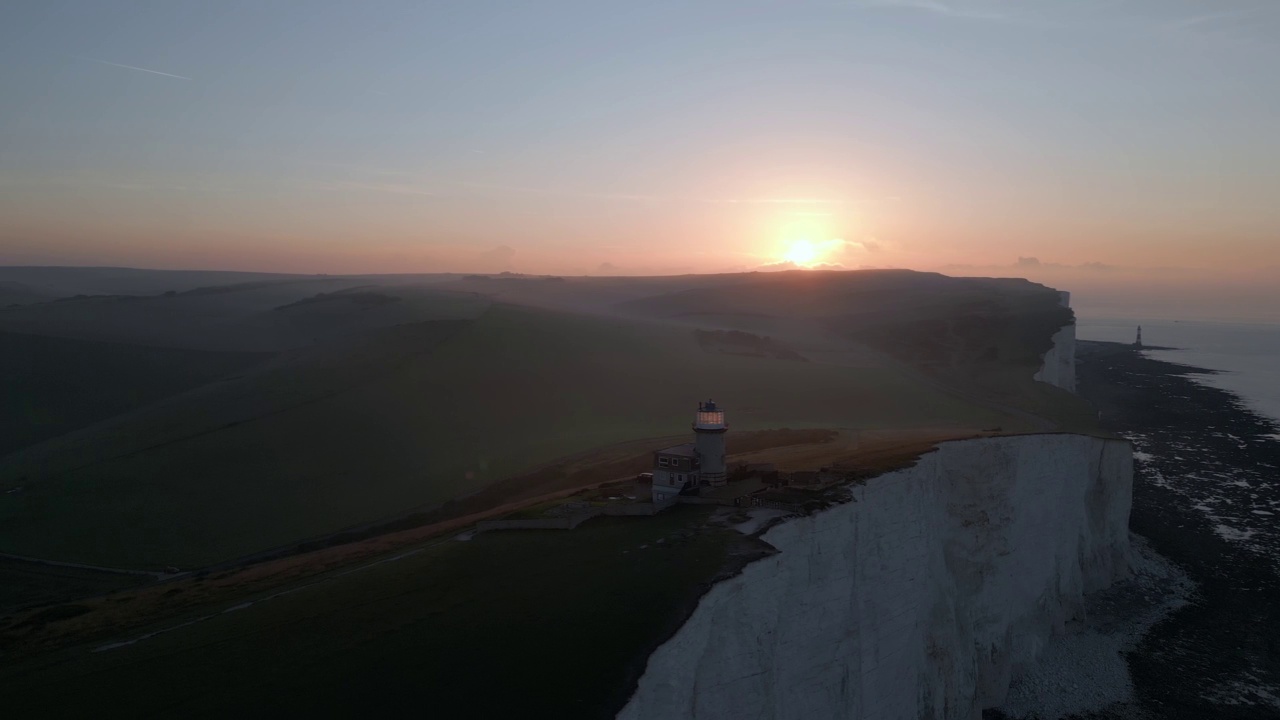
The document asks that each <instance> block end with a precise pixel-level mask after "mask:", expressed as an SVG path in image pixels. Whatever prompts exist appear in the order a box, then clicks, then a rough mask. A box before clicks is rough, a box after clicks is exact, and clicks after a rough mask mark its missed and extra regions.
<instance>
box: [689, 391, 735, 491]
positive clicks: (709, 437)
mask: <svg viewBox="0 0 1280 720" xmlns="http://www.w3.org/2000/svg"><path fill="white" fill-rule="evenodd" d="M728 429H729V426H728V425H727V424H726V423H725V421H724V410H723V409H721V408H720V407H719V406H717V405H716V402H715V401H714V400H707V401H706V402H704V403H698V414H697V415H695V416H694V421H693V432H694V443H693V447H694V449H696V450H697V451H698V460H699V464H700V468H699V475H700V476H701V477H700V480H701V481H702V483H703V484H704V485H710V486H711V487H719V486H721V485H724V483H725V461H724V434H725V432H726V431H727V430H728Z"/></svg>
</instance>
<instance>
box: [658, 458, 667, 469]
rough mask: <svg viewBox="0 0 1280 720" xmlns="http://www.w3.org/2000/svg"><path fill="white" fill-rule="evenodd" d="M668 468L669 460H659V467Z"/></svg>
mask: <svg viewBox="0 0 1280 720" xmlns="http://www.w3.org/2000/svg"><path fill="white" fill-rule="evenodd" d="M666 466H667V459H666V458H664V457H660V458H658V467H666Z"/></svg>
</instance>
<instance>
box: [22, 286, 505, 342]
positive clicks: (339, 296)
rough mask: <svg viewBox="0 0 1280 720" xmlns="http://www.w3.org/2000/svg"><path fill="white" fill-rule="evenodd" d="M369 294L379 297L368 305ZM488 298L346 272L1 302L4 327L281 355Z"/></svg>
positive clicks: (448, 313) (450, 312)
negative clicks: (368, 278) (140, 292)
mask: <svg viewBox="0 0 1280 720" xmlns="http://www.w3.org/2000/svg"><path fill="white" fill-rule="evenodd" d="M370 298H376V299H378V301H375V302H369V300H370ZM487 305H488V301H486V300H484V299H483V298H481V297H478V296H476V295H475V294H473V293H456V292H441V291H436V290H433V289H431V288H429V287H426V286H420V285H419V286H400V285H378V286H371V285H370V284H369V283H368V282H367V281H364V280H358V279H353V278H342V277H331V278H330V277H319V278H316V277H310V278H286V279H270V280H258V281H254V282H246V283H239V284H234V285H215V286H206V287H199V288H193V289H190V290H186V291H182V292H172V293H166V294H161V295H150V296H134V295H91V296H78V297H69V298H64V299H60V300H56V301H54V302H46V303H40V304H35V305H26V306H20V307H0V331H6V330H7V331H11V332H18V333H27V334H33V335H48V336H55V337H65V338H73V339H81V340H96V341H100V342H115V343H125V344H133V345H148V346H154V347H170V348H183V349H196V350H221V351H244V352H278V351H281V350H289V349H296V348H302V347H307V346H309V345H312V344H315V343H317V342H322V341H326V340H332V339H334V338H338V337H343V336H350V335H358V334H360V333H363V332H367V331H370V330H375V329H378V328H386V327H392V326H395V325H399V324H404V323H411V322H420V321H423V320H433V319H443V318H455V317H474V316H476V315H478V314H479V313H480V312H481V311H482V310H483V308H484V307H485V306H487Z"/></svg>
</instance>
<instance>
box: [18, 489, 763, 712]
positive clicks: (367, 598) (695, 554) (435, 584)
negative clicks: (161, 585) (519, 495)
mask: <svg viewBox="0 0 1280 720" xmlns="http://www.w3.org/2000/svg"><path fill="white" fill-rule="evenodd" d="M706 517H707V512H706V510H705V509H703V508H690V507H682V508H678V509H677V510H676V511H673V512H670V513H667V514H664V515H661V516H658V517H655V518H625V519H624V518H599V519H596V520H593V521H591V522H589V523H587V524H585V525H583V526H581V527H580V528H579V529H578V530H575V531H573V532H541V533H540V532H505V533H490V534H484V535H479V536H476V537H475V538H474V539H472V540H470V541H467V542H460V541H454V540H446V541H444V542H440V543H437V544H435V545H432V546H429V547H427V548H426V549H424V550H421V551H417V552H415V553H414V554H410V555H405V556H397V557H398V559H396V557H393V558H392V559H388V560H387V561H385V562H383V563H381V564H378V565H375V566H373V567H368V568H366V569H362V570H357V571H355V572H351V573H349V574H348V573H336V574H332V575H330V576H326V577H323V578H321V579H320V580H319V581H318V583H317V584H315V585H312V586H309V587H305V588H303V589H300V590H297V591H296V592H293V593H290V594H286V595H282V596H279V597H274V598H271V599H265V600H264V599H261V598H256V600H257V602H255V603H254V604H252V605H249V606H247V607H244V608H242V609H238V610H234V611H230V612H224V611H227V610H229V609H230V608H232V607H234V606H236V605H238V604H240V603H243V602H247V601H249V600H255V598H252V597H247V598H242V599H239V600H228V601H226V602H224V603H222V604H215V605H211V606H208V607H202V608H198V609H195V610H192V611H190V612H189V613H188V614H187V615H186V616H184V617H176V618H166V619H165V620H164V621H163V622H161V623H158V624H156V625H154V626H153V627H152V628H150V630H155V629H163V628H165V627H172V626H174V625H177V624H179V623H181V622H184V621H185V620H187V619H193V618H194V617H200V616H202V615H205V614H210V613H211V614H212V615H213V616H212V617H211V618H209V619H207V620H205V621H203V622H199V623H196V624H194V625H190V626H188V627H183V628H180V629H177V630H173V631H172V632H166V633H164V634H160V635H155V636H153V637H149V638H146V639H144V640H141V641H139V642H137V643H136V644H133V645H128V646H124V647H119V648H116V649H111V650H106V651H102V652H94V650H95V649H96V648H99V647H102V646H103V645H105V644H110V643H113V642H122V641H126V640H128V639H131V638H135V637H140V636H142V635H143V634H145V633H146V632H148V630H131V631H130V632H129V633H128V634H127V635H119V634H117V635H112V634H110V632H108V633H107V634H105V635H100V636H99V637H98V638H96V639H95V641H94V642H93V643H91V644H87V645H79V646H75V647H70V648H66V649H64V650H62V651H59V652H56V653H51V654H45V655H43V656H41V657H39V659H31V660H25V661H13V660H8V661H6V662H5V663H4V665H3V669H0V694H3V696H4V697H5V706H6V710H5V712H6V714H7V716H8V717H15V718H18V717H22V718H26V717H32V718H34V717H88V716H93V715H97V714H99V713H102V712H104V711H105V712H108V714H111V715H118V714H122V713H125V712H126V709H127V714H129V715H130V716H134V717H175V718H177V717H181V718H194V717H210V718H214V717H229V716H235V715H248V716H251V717H273V716H274V717H281V716H289V717H384V716H405V715H412V716H429V717H440V718H464V717H474V718H489V717H507V716H509V713H510V710H511V708H514V707H519V708H521V712H522V716H523V717H588V718H589V717H609V716H612V714H613V713H614V712H616V711H617V709H619V708H620V707H621V705H622V703H623V702H625V700H626V691H627V687H628V685H629V683H630V682H633V681H634V679H635V678H636V677H638V675H639V673H640V672H641V671H642V670H643V663H644V659H645V657H647V654H648V650H649V648H651V647H652V646H654V645H655V644H656V643H657V642H659V641H660V640H661V639H662V638H663V637H664V636H665V635H666V634H668V633H670V632H673V631H674V630H675V628H676V626H677V625H678V623H679V622H680V621H681V619H682V617H683V615H684V613H686V612H688V611H691V609H692V605H693V603H694V602H696V599H697V598H698V596H699V595H700V594H701V592H702V590H703V588H704V587H705V586H706V584H707V583H709V582H710V581H711V580H712V579H713V578H714V577H715V576H716V575H717V574H718V573H719V572H721V571H722V570H723V569H724V568H725V567H726V562H728V557H727V553H728V551H729V548H730V547H731V545H733V546H739V547H740V548H745V543H747V541H746V540H745V539H743V538H742V537H741V536H738V535H737V533H734V532H733V531H730V530H725V529H717V528H712V527H705V518H706ZM411 552H412V551H411ZM0 637H3V629H2V627H0Z"/></svg>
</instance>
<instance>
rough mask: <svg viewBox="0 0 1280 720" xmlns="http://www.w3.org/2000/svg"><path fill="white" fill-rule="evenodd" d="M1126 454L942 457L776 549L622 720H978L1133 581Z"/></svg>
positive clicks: (670, 653) (819, 518) (704, 621)
mask: <svg viewBox="0 0 1280 720" xmlns="http://www.w3.org/2000/svg"><path fill="white" fill-rule="evenodd" d="M1132 469H1133V459H1132V452H1131V448H1130V446H1129V444H1128V443H1127V442H1124V441H1116V440H1101V439H1097V438H1091V437H1084V436H1076V435H1033V436H1021V437H1006V438H989V439H981V440H969V441H960V442H952V443H945V444H943V445H941V446H939V449H938V450H937V451H936V452H933V453H931V454H929V455H926V456H924V457H922V458H921V459H920V462H919V463H918V464H917V465H916V466H915V467H913V468H910V469H907V470H901V471H898V472H894V473H890V474H887V475H883V476H880V477H878V478H875V479H872V480H870V481H868V483H867V484H866V485H863V486H855V487H854V488H852V495H853V501H851V502H848V503H844V504H841V505H837V506H834V507H831V508H829V509H827V510H824V511H822V512H819V513H816V514H814V515H811V516H808V517H802V518H794V519H791V520H788V521H786V522H783V523H782V524H780V525H777V526H775V527H773V528H772V529H770V530H769V531H768V532H766V533H765V534H764V536H763V539H764V540H765V541H766V542H768V543H770V544H771V545H773V546H774V547H776V548H777V549H778V550H779V552H778V553H777V554H776V555H773V556H771V557H768V558H766V559H764V560H761V561H758V562H756V563H753V564H751V565H749V566H748V567H747V568H746V569H745V570H744V571H743V572H742V573H741V574H740V575H738V576H737V577H734V578H732V579H730V580H727V581H725V582H723V583H721V584H719V585H717V586H716V587H714V588H712V589H711V591H710V592H708V593H707V595H705V596H704V597H703V599H702V601H701V602H700V604H699V606H698V608H697V609H696V611H695V612H694V614H693V616H692V617H691V618H690V619H689V621H688V622H687V623H686V624H685V625H684V626H683V627H682V628H681V629H680V630H679V631H678V632H677V633H676V635H675V636H674V637H672V638H671V639H670V640H669V641H668V642H667V643H666V644H664V645H663V646H662V647H660V648H659V649H658V650H657V651H656V652H655V653H654V654H653V655H652V656H651V657H650V659H649V664H648V667H647V669H646V671H645V673H644V675H643V676H642V677H641V679H640V682H639V686H638V688H637V690H636V692H635V694H634V696H633V697H632V699H631V701H630V702H629V703H628V705H627V706H626V707H625V708H624V709H623V711H622V712H621V713H620V715H619V717H620V718H625V719H626V720H639V719H642V718H677V717H689V718H715V719H718V718H724V719H725V720H730V719H733V720H741V719H744V718H797V720H799V719H801V718H804V719H811V718H831V717H856V718H868V719H872V718H895V719H896V718H965V719H966V720H968V719H970V718H978V717H980V714H981V709H982V708H984V707H991V706H994V705H997V704H999V703H1000V702H1001V701H1002V700H1003V699H1004V696H1005V693H1006V691H1007V689H1008V686H1009V681H1010V678H1011V676H1012V674H1013V673H1015V672H1016V671H1017V669H1018V668H1019V666H1020V665H1023V664H1026V663H1029V662H1030V661H1032V660H1033V659H1034V658H1035V657H1036V655H1037V654H1038V653H1039V652H1040V650H1041V649H1042V648H1043V647H1044V646H1045V644H1046V642H1047V640H1048V638H1049V637H1050V635H1051V634H1052V633H1054V632H1057V631H1060V630H1061V629H1062V627H1063V623H1064V622H1065V621H1066V620H1069V619H1071V618H1072V617H1073V616H1075V615H1076V614H1077V613H1078V612H1079V610H1080V608H1081V604H1082V597H1083V595H1084V594H1085V593H1088V592H1091V591H1093V590H1097V589H1100V588H1103V587H1106V586H1108V585H1109V584H1111V583H1112V582H1113V581H1114V580H1117V579H1119V578H1121V577H1123V576H1124V575H1125V574H1126V573H1127V572H1128V568H1129V561H1130V549H1129V540H1128V519H1129V507H1130V501H1131V489H1132Z"/></svg>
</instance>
